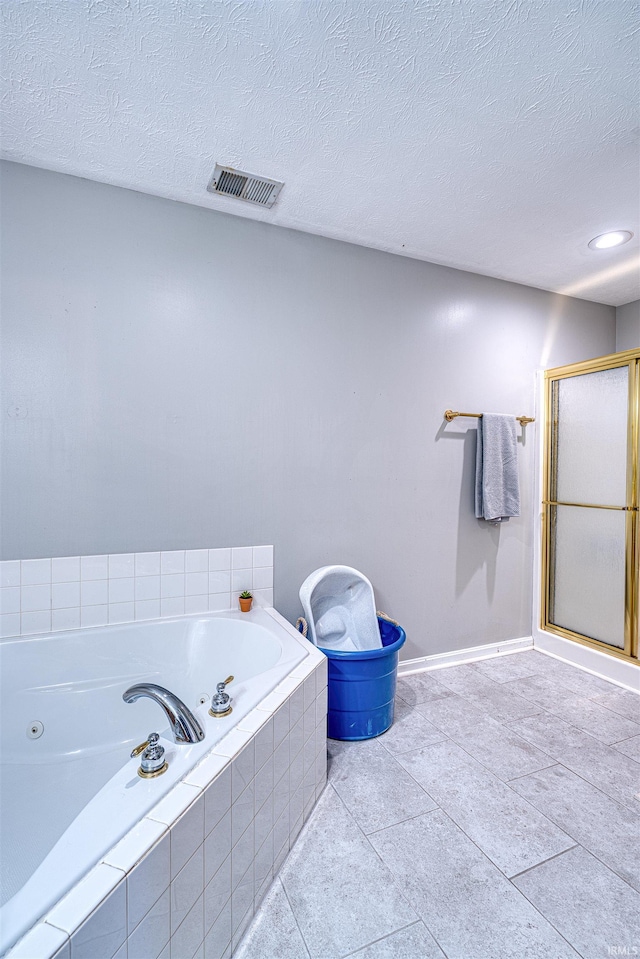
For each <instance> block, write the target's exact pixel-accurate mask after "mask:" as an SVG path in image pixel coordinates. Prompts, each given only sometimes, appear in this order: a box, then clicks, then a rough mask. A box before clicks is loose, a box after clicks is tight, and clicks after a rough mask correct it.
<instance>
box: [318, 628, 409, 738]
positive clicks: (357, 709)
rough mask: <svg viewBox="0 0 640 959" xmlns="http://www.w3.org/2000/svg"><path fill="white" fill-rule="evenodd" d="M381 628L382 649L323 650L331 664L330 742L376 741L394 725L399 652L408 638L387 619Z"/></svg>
mask: <svg viewBox="0 0 640 959" xmlns="http://www.w3.org/2000/svg"><path fill="white" fill-rule="evenodd" d="M378 626H379V628H380V637H381V639H382V649H366V650H361V651H359V652H350V651H345V650H334V649H323V650H322V652H323V653H324V654H325V656H326V657H327V659H328V660H329V663H328V667H329V714H328V716H327V735H328V736H329V738H330V739H342V740H348V741H351V740H358V739H373V737H374V736H380V735H382V733H384V732H386V731H387V729H389V727H390V726H391V724H392V723H393V705H394V701H395V695H396V673H397V670H398V651H399V649H400V647H401V646H402V645H403V644H404V641H405V639H406V638H407V636H406V633H405V631H404V629H402V627H401V626H395V625H394V624H393V623H389V622H388V621H387V620H386V619H380V617H378ZM320 648H321V647H320Z"/></svg>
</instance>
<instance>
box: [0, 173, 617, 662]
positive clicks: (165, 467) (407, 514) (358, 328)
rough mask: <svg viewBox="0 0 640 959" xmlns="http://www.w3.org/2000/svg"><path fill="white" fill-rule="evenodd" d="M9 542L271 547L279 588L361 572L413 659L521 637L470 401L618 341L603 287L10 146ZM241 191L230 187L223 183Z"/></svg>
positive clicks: (523, 526) (520, 393) (529, 437)
mask: <svg viewBox="0 0 640 959" xmlns="http://www.w3.org/2000/svg"><path fill="white" fill-rule="evenodd" d="M2 174H3V181H4V189H3V193H4V200H3V214H4V227H3V230H2V241H3V251H2V269H3V277H2V280H3V282H2V296H3V302H2V319H3V339H4V351H3V370H2V386H3V389H4V398H3V401H2V410H3V414H4V415H3V417H2V422H3V454H4V455H3V457H2V468H3V476H2V480H3V481H2V557H3V558H5V559H9V558H20V557H22V558H23V557H38V556H60V555H73V554H78V553H91V552H95V553H103V552H119V551H133V550H152V549H160V548H163V549H164V548H166V549H176V548H182V547H198V546H213V545H220V546H228V545H234V546H239V545H244V544H256V543H274V544H275V547H276V584H275V585H276V605H277V607H278V608H279V609H280V610H281V611H282V612H283V613H284V614H285V615H286V616H287V617H288V618H290V619H294V618H295V617H296V616H297V615H298V612H299V605H298V599H297V591H298V588H299V585H300V583H301V582H302V580H303V579H304V578H305V576H307V574H308V573H309V572H310V571H311V570H313V569H315V568H316V567H318V566H320V565H323V564H325V563H347V564H350V565H353V566H356V567H358V568H359V569H361V570H362V571H363V572H365V573H366V574H367V575H368V576H369V577H370V578H371V579H372V581H373V583H374V586H375V588H376V592H377V601H378V606H379V608H382V609H385V610H386V611H387V612H388V613H390V614H391V615H393V616H394V617H396V618H398V619H399V620H400V621H401V622H402V624H403V625H404V626H405V627H406V629H407V632H408V637H409V639H408V643H407V646H406V647H405V651H404V658H411V657H414V656H419V655H426V654H429V653H435V652H441V651H445V650H452V649H456V648H460V647H465V646H469V645H475V644H482V643H487V642H491V641H495V640H504V639H511V638H515V637H519V636H525V635H529V634H530V633H531V603H532V579H533V576H532V537H533V504H532V501H531V491H532V481H533V470H534V449H535V445H536V442H535V441H536V436H535V430H536V428H537V426H529V427H527V429H526V439H525V441H524V442H523V444H522V445H521V447H520V461H521V462H520V475H521V482H522V492H523V516H522V518H521V519H517V520H513V521H511V522H510V523H509V524H507V525H505V526H504V527H502V528H494V527H492V526H488V525H487V524H485V523H482V522H479V521H477V520H476V519H475V518H474V516H473V469H474V454H475V436H476V432H475V421H474V420H472V419H467V420H464V419H458V420H456V421H454V422H453V423H451V424H446V423H445V421H444V420H443V412H444V410H445V409H446V408H447V407H452V408H454V409H460V410H471V411H475V410H478V411H483V410H488V411H504V412H513V413H514V414H522V413H525V414H528V415H533V411H534V405H535V395H534V394H535V380H536V378H535V372H536V370H538V369H539V368H540V367H549V366H558V365H560V364H564V363H570V362H575V361H578V360H584V359H587V358H589V357H592V356H598V355H601V354H605V353H610V352H612V351H613V350H614V348H615V313H614V309H613V308H611V307H606V306H600V305H596V304H593V303H588V302H585V301H582V300H576V299H569V298H566V297H560V296H556V295H553V294H550V293H546V292H543V291H540V290H535V289H530V288H528V287H523V286H518V285H516V284H510V283H505V282H502V281H499V280H493V279H489V278H486V277H482V276H477V275H474V274H471V273H463V272H459V271H456V270H451V269H448V268H446V267H441V266H435V265H432V264H429V263H422V262H419V261H416V260H412V259H408V258H404V257H398V256H393V255H391V254H387V253H381V252H378V251H374V250H370V249H365V248H362V247H358V246H352V245H350V244H347V243H341V242H338V241H334V240H328V239H324V238H321V237H317V236H312V235H309V234H305V233H298V232H295V231H291V230H285V229H281V228H277V227H271V226H268V225H266V224H261V223H257V222H252V221H250V220H246V219H241V218H238V217H234V216H228V215H225V214H221V213H214V212H211V211H208V210H205V209H201V208H197V207H191V206H187V205H183V204H180V203H174V202H171V201H167V200H162V199H158V198H156V197H152V196H146V195H143V194H138V193H133V192H130V191H126V190H122V189H119V188H116V187H110V186H105V185H103V184H98V183H94V182H91V181H87V180H80V179H76V178H73V177H69V176H63V175H60V174H56V173H50V172H46V171H43V170H38V169H35V168H29V167H26V166H20V165H17V164H4V167H3V171H2ZM230 202H233V201H230Z"/></svg>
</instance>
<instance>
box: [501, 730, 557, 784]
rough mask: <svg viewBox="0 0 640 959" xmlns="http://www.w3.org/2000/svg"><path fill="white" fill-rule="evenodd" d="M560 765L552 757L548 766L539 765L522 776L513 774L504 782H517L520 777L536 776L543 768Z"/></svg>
mask: <svg viewBox="0 0 640 959" xmlns="http://www.w3.org/2000/svg"><path fill="white" fill-rule="evenodd" d="M525 742H526V740H525ZM536 748H539V747H536ZM543 751H544V750H543ZM545 755H546V753H545ZM549 759H552V757H551V756H549ZM560 765H561V763H559V762H558V761H557V759H554V760H553V762H551V763H549V765H548V766H541V768H540V769H532V770H530V772H528V773H523V774H522V776H514V777H513V779H507V780H506V782H507V784H509V783H517V782H519V781H520V780H521V779H528V778H529V776H537V775H538V773H542V772H544V771H545V769H553V768H554V767H555V766H560ZM518 795H520V794H519V793H518Z"/></svg>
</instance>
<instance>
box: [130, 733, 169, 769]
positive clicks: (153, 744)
mask: <svg viewBox="0 0 640 959" xmlns="http://www.w3.org/2000/svg"><path fill="white" fill-rule="evenodd" d="M159 739H160V736H159V735H158V733H149V738H148V739H147V740H146V741H145V742H144V743H140V745H139V746H136V748H135V749H134V750H132V752H131V758H132V759H133V758H134V757H135V756H139V755H140V753H142V759H141V760H140V766H139V768H138V776H142V778H143V779H154V778H155V777H156V776H161V775H162V773H166V771H167V769H168V768H169V764H168V763H167V762H166V761H165V758H164V746H160V744H159V743H158V740H159Z"/></svg>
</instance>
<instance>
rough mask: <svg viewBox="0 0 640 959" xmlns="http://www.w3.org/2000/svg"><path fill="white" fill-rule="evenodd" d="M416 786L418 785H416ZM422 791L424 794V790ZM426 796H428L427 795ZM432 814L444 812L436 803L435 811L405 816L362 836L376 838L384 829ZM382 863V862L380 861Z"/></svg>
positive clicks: (428, 810)
mask: <svg viewBox="0 0 640 959" xmlns="http://www.w3.org/2000/svg"><path fill="white" fill-rule="evenodd" d="M418 785H420V784H419V783H418ZM424 791H425V792H426V790H424ZM427 795H429V794H428V793H427ZM429 799H431V800H433V802H435V799H433V796H429ZM434 812H444V810H443V809H442V806H438V804H437V803H436V807H435V809H427V811H426V812H419V813H418V814H417V815H416V816H407V818H406V819H401V820H400V821H399V822H390V823H388V824H387V825H386V826H380V828H379V829H373V830H372V831H371V832H366V833H365V834H364V835H365V838H366V839H369V837H370V836H377V834H378V833H379V832H384V831H385V829H395V827H396V826H403V825H404V823H406V822H413V821H414V819H422V817H423V816H431V815H432V814H433V813H434ZM382 862H384V860H382ZM385 865H386V863H385ZM387 868H388V867H387Z"/></svg>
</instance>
